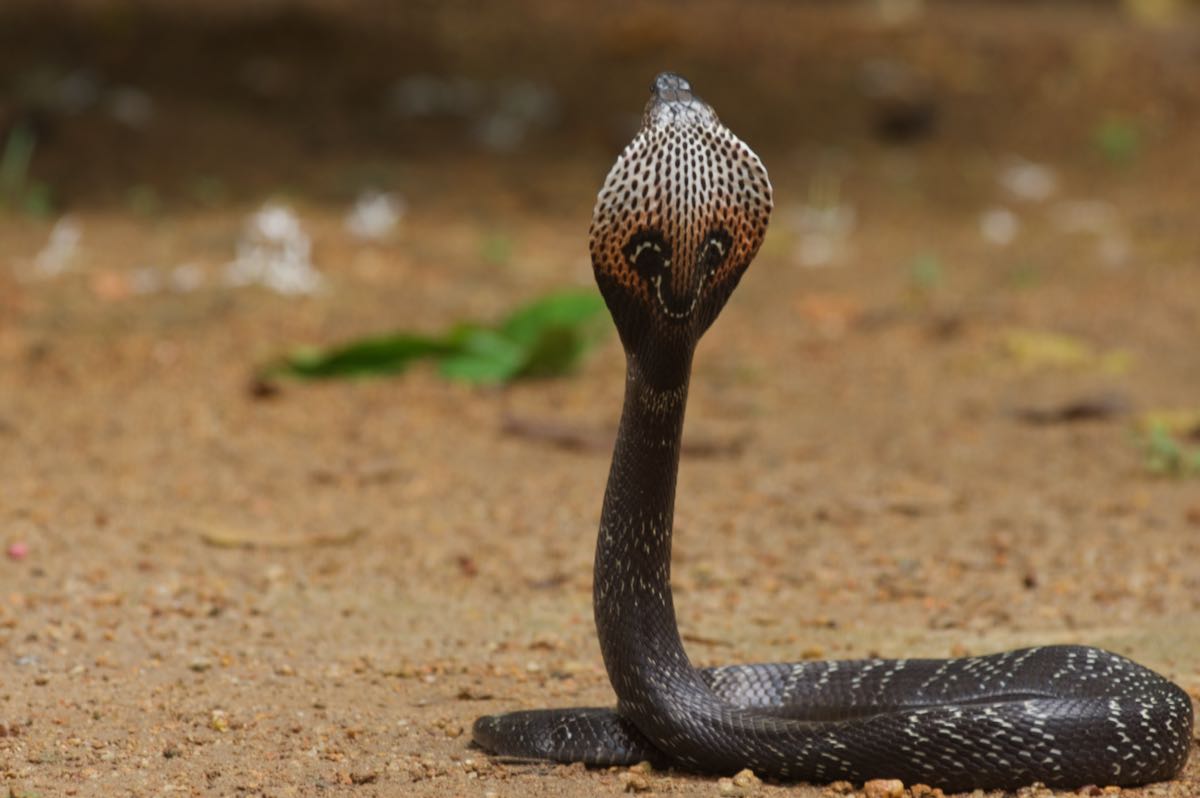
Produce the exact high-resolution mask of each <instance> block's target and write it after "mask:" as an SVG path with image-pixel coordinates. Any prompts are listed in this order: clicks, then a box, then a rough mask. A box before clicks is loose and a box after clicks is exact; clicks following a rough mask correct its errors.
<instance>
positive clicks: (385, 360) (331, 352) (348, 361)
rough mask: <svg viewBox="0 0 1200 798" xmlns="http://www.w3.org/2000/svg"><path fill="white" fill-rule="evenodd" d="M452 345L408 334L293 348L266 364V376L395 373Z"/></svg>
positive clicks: (354, 375) (445, 350)
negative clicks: (316, 347) (281, 357)
mask: <svg viewBox="0 0 1200 798" xmlns="http://www.w3.org/2000/svg"><path fill="white" fill-rule="evenodd" d="M451 348H452V347H451V345H450V344H448V343H447V342H446V341H445V340H442V339H439V338H431V337H429V336H424V335H410V334H407V333H398V334H396V335H385V336H381V337H378V338H363V339H360V340H358V341H354V342H351V343H349V344H345V345H343V346H339V347H334V348H332V349H324V350H322V349H299V350H296V351H295V352H292V353H291V354H289V355H286V356H285V357H284V358H283V359H282V360H281V361H280V362H279V363H277V364H275V365H274V366H271V367H268V369H267V370H266V375H265V376H272V375H277V374H285V375H288V376H293V377H309V378H316V379H327V378H331V377H356V376H364V375H370V374H398V373H400V372H402V371H404V370H405V369H406V368H408V366H409V365H410V364H411V363H412V362H413V361H414V360H417V359H419V358H423V357H430V356H433V355H438V354H444V353H446V352H447V351H450V349H451Z"/></svg>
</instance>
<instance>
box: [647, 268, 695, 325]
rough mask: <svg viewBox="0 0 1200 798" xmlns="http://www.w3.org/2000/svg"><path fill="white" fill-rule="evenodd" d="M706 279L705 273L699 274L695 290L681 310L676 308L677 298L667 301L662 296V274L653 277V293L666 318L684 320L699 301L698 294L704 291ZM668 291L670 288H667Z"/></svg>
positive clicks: (677, 305) (677, 304)
mask: <svg viewBox="0 0 1200 798" xmlns="http://www.w3.org/2000/svg"><path fill="white" fill-rule="evenodd" d="M707 279H708V275H707V274H703V275H701V276H700V283H699V285H697V286H696V290H695V291H693V292H692V300H691V301H690V302H688V304H687V307H686V308H684V309H683V310H678V309H677V308H678V307H679V303H678V301H677V300H674V298H672V299H673V301H668V300H667V298H666V297H665V296H663V276H662V275H661V274H659V275H656V276H655V277H654V280H653V283H654V295H655V296H656V297H657V299H658V306H659V308H660V309H661V310H662V312H663V314H664V315H666V317H667V318H669V319H673V320H675V321H684V320H686V319H687V318H688V317H689V316H691V315H692V311H694V310H695V309H696V304H697V303H698V302H699V301H700V294H702V293H703V292H704V282H705V280H707ZM668 291H670V289H668Z"/></svg>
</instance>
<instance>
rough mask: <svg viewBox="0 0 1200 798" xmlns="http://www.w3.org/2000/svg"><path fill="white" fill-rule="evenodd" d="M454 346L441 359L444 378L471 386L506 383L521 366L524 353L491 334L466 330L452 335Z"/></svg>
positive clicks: (510, 342) (524, 356) (518, 345)
mask: <svg viewBox="0 0 1200 798" xmlns="http://www.w3.org/2000/svg"><path fill="white" fill-rule="evenodd" d="M455 338H456V339H457V340H458V345H457V346H456V348H455V349H454V351H452V352H451V353H450V354H448V355H446V356H445V357H443V358H442V363H441V369H440V370H441V373H442V375H443V376H445V377H449V378H450V379H455V380H464V381H466V382H474V383H498V382H507V381H508V380H511V379H512V378H513V377H515V376H516V375H517V374H518V373H519V372H520V371H521V368H522V366H524V364H525V358H526V350H525V348H524V347H522V346H521V345H520V344H518V343H516V342H514V341H512V340H511V339H509V338H507V337H505V336H504V335H502V334H501V333H499V332H496V331H495V330H489V329H486V328H482V327H466V328H462V330H461V331H460V332H457V333H456V334H455Z"/></svg>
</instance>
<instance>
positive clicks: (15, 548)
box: [4, 540, 29, 561]
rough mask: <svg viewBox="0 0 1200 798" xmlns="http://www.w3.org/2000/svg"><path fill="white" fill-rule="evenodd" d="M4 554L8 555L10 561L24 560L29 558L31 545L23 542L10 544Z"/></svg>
mask: <svg viewBox="0 0 1200 798" xmlns="http://www.w3.org/2000/svg"><path fill="white" fill-rule="evenodd" d="M4 553H5V554H7V555H8V559H10V560H17V561H19V560H23V559H25V558H26V557H28V556H29V544H28V543H26V542H25V541H23V540H18V541H16V542H14V543H9V544H8V548H7V549H5V550H4Z"/></svg>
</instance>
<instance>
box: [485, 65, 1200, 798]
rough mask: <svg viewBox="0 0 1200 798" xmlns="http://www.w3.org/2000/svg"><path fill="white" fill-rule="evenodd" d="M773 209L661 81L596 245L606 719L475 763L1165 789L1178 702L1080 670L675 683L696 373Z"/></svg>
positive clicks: (515, 720) (1031, 654)
mask: <svg viewBox="0 0 1200 798" xmlns="http://www.w3.org/2000/svg"><path fill="white" fill-rule="evenodd" d="M771 207H772V189H771V184H770V182H769V180H768V178H767V172H766V169H765V168H764V167H763V165H762V162H761V161H760V160H759V159H758V157H757V156H756V155H755V154H754V153H753V152H752V151H751V150H750V148H749V147H747V146H746V145H745V144H744V143H742V142H741V141H740V140H739V139H738V138H737V137H736V136H734V135H733V134H732V133H731V132H730V131H729V130H728V129H727V128H726V127H725V126H724V125H722V124H721V122H720V121H719V120H718V118H717V115H716V114H715V113H714V112H713V110H712V108H710V107H709V106H708V105H707V104H705V103H704V102H703V101H701V100H700V99H699V98H698V97H697V96H696V95H695V94H694V93H693V92H692V89H691V86H690V84H689V83H688V82H687V81H686V80H685V79H683V78H682V77H680V76H678V75H675V74H670V73H664V74H661V75H659V76H658V77H657V78H656V79H655V81H654V84H653V86H652V87H651V97H650V100H649V102H648V104H647V105H646V110H645V115H644V117H643V121H642V127H641V129H640V130H639V131H638V133H637V135H636V136H635V138H634V139H633V141H632V143H630V144H629V146H628V147H626V149H625V151H624V152H623V153H622V154H621V156H620V157H619V158H618V159H617V162H616V164H615V165H614V166H613V168H612V171H611V172H610V173H609V175H608V178H607V179H606V180H605V183H604V186H603V188H602V189H601V190H600V194H599V197H598V199H597V202H596V208H595V213H594V216H593V220H592V226H591V247H590V248H591V257H592V264H593V267H594V269H595V275H596V281H597V283H598V285H599V287H600V291H601V293H602V294H603V296H604V299H605V301H606V303H607V305H608V308H609V310H610V311H611V313H612V316H613V319H614V320H615V321H616V325H617V329H618V331H619V334H620V338H621V342H622V344H623V346H624V348H625V352H626V359H627V371H626V383H625V400H624V407H623V410H622V414H621V422H620V426H619V428H618V433H617V441H616V446H615V451H614V454H613V460H612V467H611V471H610V473H609V478H608V486H607V489H606V492H605V495H604V504H603V509H602V512H601V519H600V531H599V537H598V542H597V546H596V560H595V581H594V610H595V620H596V630H597V632H598V635H599V638H600V647H601V650H602V652H603V656H604V663H605V666H606V668H607V670H608V675H609V679H610V680H611V682H612V686H613V689H614V691H615V692H616V695H617V705H616V708H615V709H611V708H597V707H588V708H575V709H549V710H534V711H522V712H512V713H509V714H504V715H498V716H488V717H481V718H479V719H478V721H476V723H475V727H474V739H475V742H476V743H477V744H478V745H479V746H481V747H482V748H484V749H486V750H488V751H490V752H492V753H495V754H498V755H502V756H505V757H512V758H521V759H526V758H537V759H546V760H553V761H558V762H583V763H586V764H589V765H614V764H617V765H619V764H633V763H636V762H639V761H641V760H649V761H651V762H653V763H656V764H658V765H662V766H670V767H676V768H679V769H684V770H692V771H703V772H710V773H732V772H735V771H738V770H740V769H742V768H751V769H753V770H754V772H755V773H757V774H758V775H760V776H764V777H770V778H775V779H780V780H803V781H812V782H828V781H833V780H840V779H846V780H851V781H859V782H861V781H864V780H867V779H872V778H898V779H901V780H903V781H905V782H906V783H925V784H928V785H931V786H935V787H941V788H943V789H947V790H962V789H972V788H985V789H1011V788H1015V787H1018V786H1020V785H1024V784H1029V783H1032V782H1043V783H1045V784H1047V785H1050V786H1056V787H1074V786H1080V785H1085V784H1113V785H1136V784H1144V783H1147V782H1152V781H1159V780H1164V779H1169V778H1171V777H1172V776H1174V775H1175V774H1177V773H1179V771H1180V770H1181V769H1182V767H1183V765H1184V763H1185V761H1186V759H1187V755H1188V748H1189V745H1190V740H1191V730H1192V723H1193V713H1192V705H1191V701H1190V699H1189V698H1188V696H1187V694H1186V693H1184V691H1183V690H1182V689H1181V688H1179V687H1178V686H1176V685H1175V684H1173V683H1171V682H1170V681H1168V680H1167V679H1165V678H1163V677H1162V676H1160V675H1158V674H1157V673H1154V672H1153V671H1150V670H1148V669H1146V668H1144V667H1142V666H1140V665H1138V664H1136V663H1134V662H1131V661H1130V660H1128V659H1125V658H1124V657H1121V656H1118V655H1116V654H1113V653H1110V652H1107V651H1103V650H1100V649H1096V648H1087V647H1081V646H1047V647H1042V648H1027V649H1023V650H1019V651H1009V652H1005V653H999V654H992V655H989V656H979V657H965V658H959V659H896V660H882V659H868V660H852V661H826V662H814V661H809V662H798V663H793V664H786V663H763V664H751V665H730V666H726V667H718V668H706V669H697V668H695V667H693V666H692V664H691V662H690V661H689V660H688V656H687V653H686V652H685V650H684V647H683V644H682V642H681V640H680V636H679V631H678V628H677V625H676V619H675V608H674V603H673V598H672V594H671V533H672V519H673V516H674V502H675V482H676V474H677V472H678V465H679V446H680V435H681V431H682V428H683V417H684V407H685V404H686V401H687V393H688V381H689V376H690V372H691V362H692V355H693V352H694V350H695V347H696V343H697V341H698V340H699V339H700V337H701V335H702V334H703V333H704V331H705V330H706V329H707V328H708V327H709V326H710V325H711V324H712V323H713V321H714V320H715V319H716V317H717V315H718V313H719V312H720V310H721V308H722V307H723V306H724V304H725V302H726V300H727V299H728V298H729V296H730V294H731V293H732V292H733V290H734V287H735V286H736V285H737V283H738V281H739V279H740V278H741V276H742V274H743V273H744V272H745V271H746V268H747V267H748V266H749V264H750V262H751V260H752V259H753V258H754V256H755V254H756V252H757V251H758V248H759V245H760V244H761V243H762V240H763V236H764V234H765V232H766V229H767V221H768V219H769V217H770V213H771Z"/></svg>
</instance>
